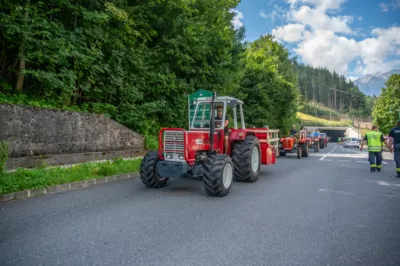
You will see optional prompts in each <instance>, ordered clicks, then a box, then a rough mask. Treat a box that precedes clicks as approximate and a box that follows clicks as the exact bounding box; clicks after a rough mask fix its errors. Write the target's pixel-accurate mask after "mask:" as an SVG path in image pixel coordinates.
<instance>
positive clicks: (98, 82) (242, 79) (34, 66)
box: [0, 0, 297, 134]
mask: <svg viewBox="0 0 400 266" xmlns="http://www.w3.org/2000/svg"><path fill="white" fill-rule="evenodd" d="M239 2H240V1H239V0H229V1H218V0H203V1H186V0H175V1H166V0H149V1H92V0H91V1H88V0H86V1H85V0H83V1H68V0H63V1H51V4H48V3H47V2H44V1H21V0H17V1H16V0H12V1H11V0H6V1H2V3H3V4H1V6H0V10H1V11H0V12H1V13H0V23H1V25H2V27H1V32H0V40H1V47H2V53H1V56H0V77H1V81H0V82H1V95H0V102H9V103H18V104H30V105H37V106H41V107H56V108H64V109H72V110H87V111H91V112H97V113H106V114H108V115H110V116H112V117H113V118H115V119H116V120H117V121H119V122H120V123H123V124H125V125H127V126H129V127H130V128H132V129H134V130H136V131H138V132H140V133H144V134H156V133H157V132H158V130H159V128H160V127H161V126H166V127H167V126H173V127H184V126H186V124H187V96H188V95H189V94H191V93H193V92H195V91H196V90H198V89H206V90H210V91H217V93H218V94H219V95H232V96H238V97H240V98H241V99H243V100H244V101H245V103H246V108H245V112H246V116H247V121H248V123H249V124H251V125H255V126H263V125H265V124H268V125H269V126H270V127H279V128H281V129H283V128H284V127H288V125H289V124H290V123H292V121H294V119H295V111H296V103H297V90H296V85H295V84H294V83H295V80H296V79H295V77H294V76H293V72H292V71H291V68H292V66H291V63H290V61H289V55H288V52H287V51H286V49H285V48H284V47H282V46H281V45H278V43H276V42H274V41H272V37H271V36H265V37H263V38H260V39H259V40H257V41H256V42H254V43H251V44H245V43H244V42H243V36H244V32H245V30H244V28H241V29H235V28H234V27H233V25H232V23H231V21H232V18H233V17H234V13H233V12H232V11H231V10H232V9H233V8H235V7H236V6H237V4H238V3H239Z"/></svg>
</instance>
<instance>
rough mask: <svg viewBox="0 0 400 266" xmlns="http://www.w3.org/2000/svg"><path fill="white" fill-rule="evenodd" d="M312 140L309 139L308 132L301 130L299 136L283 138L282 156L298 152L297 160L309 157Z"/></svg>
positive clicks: (281, 145) (281, 142)
mask: <svg viewBox="0 0 400 266" xmlns="http://www.w3.org/2000/svg"><path fill="white" fill-rule="evenodd" d="M310 143H311V139H310V138H308V137H307V131H306V130H300V131H299V134H298V136H290V137H283V138H281V140H280V155H281V156H286V153H288V152H289V153H294V151H296V154H297V158H298V159H301V157H308V153H309V147H310Z"/></svg>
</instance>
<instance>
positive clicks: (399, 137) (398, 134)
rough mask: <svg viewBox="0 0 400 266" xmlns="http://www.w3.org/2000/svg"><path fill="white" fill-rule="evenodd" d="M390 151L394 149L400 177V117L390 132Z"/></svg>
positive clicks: (397, 171)
mask: <svg viewBox="0 0 400 266" xmlns="http://www.w3.org/2000/svg"><path fill="white" fill-rule="evenodd" d="M389 146H390V152H393V150H394V162H395V163H396V174H397V177H399V178H400V119H399V120H398V121H397V125H396V126H395V127H394V128H392V129H391V130H390V133H389Z"/></svg>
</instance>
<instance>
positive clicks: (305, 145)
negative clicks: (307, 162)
mask: <svg viewBox="0 0 400 266" xmlns="http://www.w3.org/2000/svg"><path fill="white" fill-rule="evenodd" d="M302 149H303V151H302V156H303V157H308V151H309V146H308V141H306V142H304V144H303V145H302Z"/></svg>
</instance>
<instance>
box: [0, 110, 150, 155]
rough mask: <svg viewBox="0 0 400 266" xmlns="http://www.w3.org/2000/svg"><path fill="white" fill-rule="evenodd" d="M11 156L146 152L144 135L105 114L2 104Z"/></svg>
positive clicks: (1, 126)
mask: <svg viewBox="0 0 400 266" xmlns="http://www.w3.org/2000/svg"><path fill="white" fill-rule="evenodd" d="M0 140H6V141H8V143H9V146H10V147H9V149H10V150H9V154H10V157H21V156H32V155H51V154H64V153H69V154H71V153H83V152H100V151H120V150H136V151H141V150H143V149H144V138H143V136H141V135H139V134H137V133H135V132H133V131H132V130H130V129H128V128H127V127H125V126H123V125H121V124H119V123H117V122H115V121H114V120H112V119H109V118H107V117H105V116H103V115H95V114H88V113H77V112H70V111H61V110H51V109H42V108H35V107H26V106H18V105H8V104H0Z"/></svg>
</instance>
